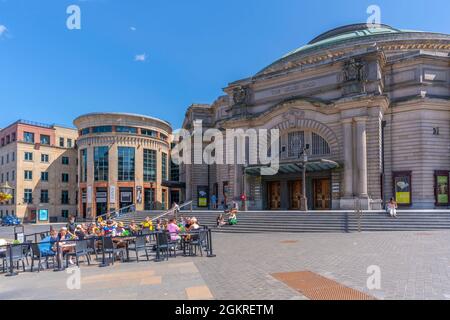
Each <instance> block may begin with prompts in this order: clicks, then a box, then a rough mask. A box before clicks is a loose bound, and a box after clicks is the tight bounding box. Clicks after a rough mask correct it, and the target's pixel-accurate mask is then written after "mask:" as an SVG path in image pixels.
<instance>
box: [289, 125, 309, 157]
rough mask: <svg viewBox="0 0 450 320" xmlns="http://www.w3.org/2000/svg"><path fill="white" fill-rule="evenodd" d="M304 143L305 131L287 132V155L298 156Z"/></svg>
mask: <svg viewBox="0 0 450 320" xmlns="http://www.w3.org/2000/svg"><path fill="white" fill-rule="evenodd" d="M304 145H305V132H304V131H295V132H290V133H289V134H288V157H298V156H299V155H300V154H301V152H302V151H303V147H304Z"/></svg>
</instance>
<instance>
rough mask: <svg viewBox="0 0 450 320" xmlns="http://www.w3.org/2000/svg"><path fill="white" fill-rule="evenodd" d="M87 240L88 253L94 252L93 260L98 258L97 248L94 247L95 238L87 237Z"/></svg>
mask: <svg viewBox="0 0 450 320" xmlns="http://www.w3.org/2000/svg"><path fill="white" fill-rule="evenodd" d="M86 241H87V252H88V253H89V254H95V260H98V253H97V248H96V247H95V244H96V241H95V238H88V239H86Z"/></svg>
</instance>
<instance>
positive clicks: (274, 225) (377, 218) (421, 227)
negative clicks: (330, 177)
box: [119, 210, 450, 233]
mask: <svg viewBox="0 0 450 320" xmlns="http://www.w3.org/2000/svg"><path fill="white" fill-rule="evenodd" d="M220 213H221V212H219V211H217V212H211V211H195V210H194V211H192V212H191V211H181V212H180V213H179V215H178V216H184V217H194V216H195V217H196V218H197V219H198V221H199V223H200V224H201V225H206V226H208V227H211V228H213V230H214V232H229V233H257V232H357V231H358V230H361V231H426V230H442V229H449V230H450V211H444V210H443V211H437V210H430V211H399V212H398V218H396V219H394V218H391V217H389V216H388V215H387V214H386V213H385V212H384V211H380V212H375V211H370V212H363V213H362V215H361V217H360V218H359V217H358V215H357V214H356V213H355V212H354V211H348V212H342V211H320V212H314V211H310V212H308V213H305V212H298V211H254V212H240V213H239V214H238V215H237V217H238V224H237V225H236V226H229V225H225V226H223V227H221V228H216V218H217V216H218V215H219V214H220ZM161 214H162V213H161V212H132V213H127V214H124V215H121V216H120V218H119V220H121V221H124V222H126V223H128V222H130V221H131V220H135V221H136V223H140V222H142V221H143V220H144V219H145V217H147V216H149V217H151V218H156V217H158V216H160V215H161ZM171 216H172V214H171V213H170V214H167V215H165V216H164V218H169V217H171Z"/></svg>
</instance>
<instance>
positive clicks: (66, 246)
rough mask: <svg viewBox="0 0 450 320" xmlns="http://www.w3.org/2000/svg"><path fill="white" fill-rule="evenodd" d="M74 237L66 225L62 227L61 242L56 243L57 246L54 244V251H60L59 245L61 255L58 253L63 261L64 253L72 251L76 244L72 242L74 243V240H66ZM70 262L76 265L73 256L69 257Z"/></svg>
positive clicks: (60, 231)
mask: <svg viewBox="0 0 450 320" xmlns="http://www.w3.org/2000/svg"><path fill="white" fill-rule="evenodd" d="M72 239H73V237H72V235H71V234H70V233H69V232H68V230H67V228H66V227H62V228H61V230H59V234H58V241H59V244H56V247H55V245H54V247H55V248H54V249H53V250H54V251H55V252H56V251H58V247H59V255H58V259H59V260H60V262H62V258H63V256H64V254H66V253H69V252H72V251H73V249H74V246H73V245H72V244H74V242H66V241H67V240H72ZM69 264H70V265H74V262H73V261H72V256H70V257H69Z"/></svg>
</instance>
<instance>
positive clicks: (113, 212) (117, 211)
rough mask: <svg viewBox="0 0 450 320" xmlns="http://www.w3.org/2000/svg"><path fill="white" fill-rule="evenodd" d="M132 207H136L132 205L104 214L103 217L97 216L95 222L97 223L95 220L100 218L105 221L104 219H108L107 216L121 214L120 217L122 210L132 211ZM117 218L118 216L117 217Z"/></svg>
mask: <svg viewBox="0 0 450 320" xmlns="http://www.w3.org/2000/svg"><path fill="white" fill-rule="evenodd" d="M132 207H135V205H134V204H131V205H129V206H126V207H123V208H120V209H119V210H114V211H110V212H107V213H104V214H102V215H99V216H97V217H94V218H93V220H94V221H95V220H98V218H102V219H103V218H104V217H106V216H108V215H110V216H112V215H113V214H117V213H119V215H120V213H121V211H122V210H125V209H130V208H132ZM116 216H117V215H116Z"/></svg>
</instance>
